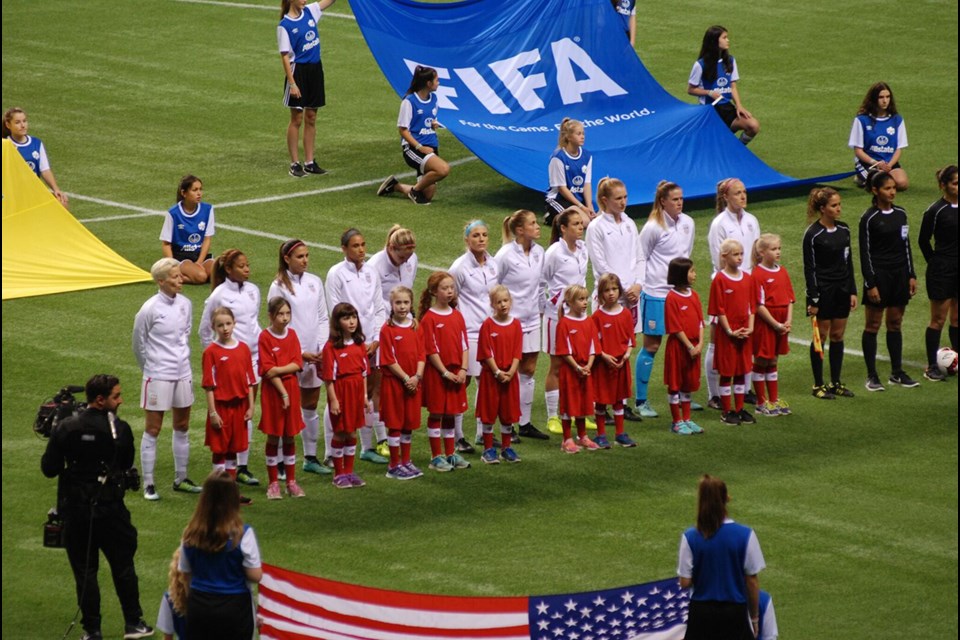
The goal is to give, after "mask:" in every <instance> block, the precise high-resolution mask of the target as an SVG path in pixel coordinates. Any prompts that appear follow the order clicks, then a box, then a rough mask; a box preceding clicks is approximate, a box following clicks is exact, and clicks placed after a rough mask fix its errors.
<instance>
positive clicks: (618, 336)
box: [592, 307, 636, 358]
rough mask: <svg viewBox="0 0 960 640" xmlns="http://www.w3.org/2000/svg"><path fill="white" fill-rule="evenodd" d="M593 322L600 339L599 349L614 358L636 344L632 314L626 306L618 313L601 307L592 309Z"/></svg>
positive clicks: (628, 350)
mask: <svg viewBox="0 0 960 640" xmlns="http://www.w3.org/2000/svg"><path fill="white" fill-rule="evenodd" d="M592 320H593V324H594V326H595V327H596V329H597V334H598V335H599V340H600V343H599V344H600V350H601V351H603V352H604V353H606V354H607V355H611V356H613V357H614V358H620V357H621V356H622V355H623V354H625V353H629V352H630V351H631V350H632V349H633V347H634V346H635V345H636V337H635V334H634V332H633V327H634V321H633V316H632V315H631V314H630V311H629V310H628V309H627V308H626V307H620V311H619V312H618V313H609V312H607V311H604V310H603V308H602V307H601V308H600V309H597V310H596V311H594V313H593V316H592Z"/></svg>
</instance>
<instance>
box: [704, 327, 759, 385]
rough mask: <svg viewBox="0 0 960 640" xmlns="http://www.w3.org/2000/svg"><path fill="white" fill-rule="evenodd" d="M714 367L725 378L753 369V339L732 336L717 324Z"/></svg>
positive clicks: (744, 373)
mask: <svg viewBox="0 0 960 640" xmlns="http://www.w3.org/2000/svg"><path fill="white" fill-rule="evenodd" d="M713 368H714V369H716V371H717V373H718V374H720V375H721V376H722V377H724V378H730V377H733V376H742V375H746V374H747V373H750V371H751V370H752V369H753V341H752V339H751V338H747V339H746V340H744V339H741V338H731V337H730V336H728V335H727V334H726V333H725V332H724V331H723V329H722V328H721V327H720V325H717V332H716V345H715V346H714V352H713Z"/></svg>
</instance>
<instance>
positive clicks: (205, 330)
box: [199, 280, 260, 358]
mask: <svg viewBox="0 0 960 640" xmlns="http://www.w3.org/2000/svg"><path fill="white" fill-rule="evenodd" d="M217 307H227V308H228V309H230V311H233V319H234V321H235V322H236V324H235V325H234V327H233V337H234V338H236V339H237V340H239V341H240V342H242V343H244V344H245V345H247V346H248V347H250V353H252V354H254V358H256V353H257V340H259V339H260V288H259V287H257V285H255V284H253V283H252V282H244V283H237V282H234V281H233V280H224V281H223V282H222V283H221V284H220V285H219V286H217V288H216V289H214V290H213V291H211V292H210V295H209V296H207V299H206V301H204V303H203V315H202V316H201V317H200V328H199V333H200V343H201V344H202V345H203V348H204V349H206V348H207V347H208V346H209V345H210V343H211V342H213V340H214V338H215V337H216V334H215V333H214V331H213V325H212V324H211V322H210V320H211V315H212V314H213V310H214V309H216V308H217Z"/></svg>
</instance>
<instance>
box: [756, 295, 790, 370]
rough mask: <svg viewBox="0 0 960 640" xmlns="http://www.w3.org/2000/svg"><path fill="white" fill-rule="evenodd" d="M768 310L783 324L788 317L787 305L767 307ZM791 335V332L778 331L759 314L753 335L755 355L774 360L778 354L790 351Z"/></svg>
mask: <svg viewBox="0 0 960 640" xmlns="http://www.w3.org/2000/svg"><path fill="white" fill-rule="evenodd" d="M767 311H769V312H770V315H771V316H773V319H774V320H776V321H777V322H779V323H781V324H782V323H783V322H785V321H786V319H787V307H767ZM789 337H790V334H789V333H778V332H777V331H775V330H774V328H773V327H771V326H770V325H769V324H767V323H766V322H764V321H763V320H762V319H761V318H760V316H757V319H756V324H755V325H754V328H753V336H752V338H753V355H754V357H755V358H763V359H764V360H773V359H774V358H776V357H777V356H782V355H783V354H785V353H790V341H789Z"/></svg>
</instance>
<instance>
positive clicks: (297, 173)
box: [289, 162, 307, 178]
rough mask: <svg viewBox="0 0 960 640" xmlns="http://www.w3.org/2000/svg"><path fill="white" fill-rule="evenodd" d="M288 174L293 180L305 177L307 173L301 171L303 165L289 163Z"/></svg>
mask: <svg viewBox="0 0 960 640" xmlns="http://www.w3.org/2000/svg"><path fill="white" fill-rule="evenodd" d="M289 173H290V175H291V176H293V177H294V178H303V177H304V176H306V175H307V172H306V171H304V170H303V165H301V164H300V163H299V162H291V163H290V172H289Z"/></svg>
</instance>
